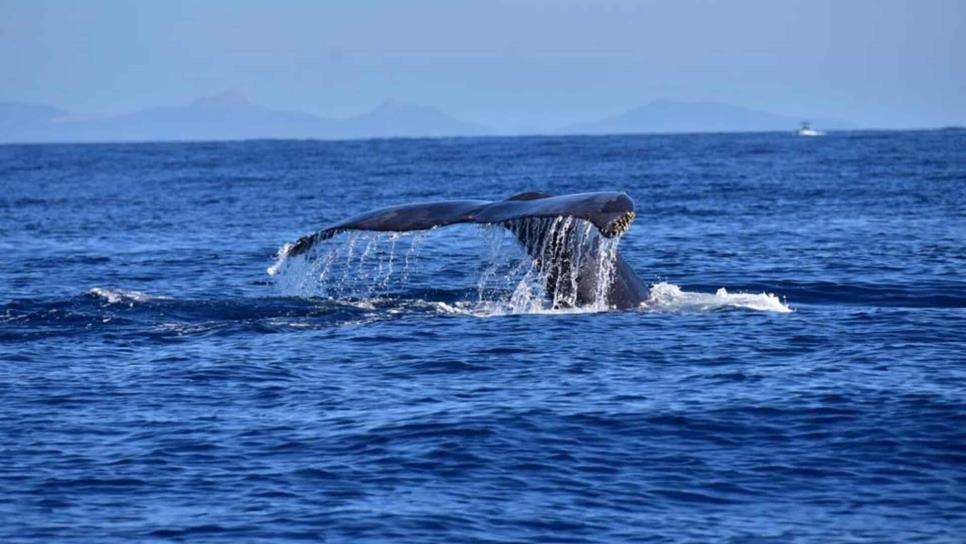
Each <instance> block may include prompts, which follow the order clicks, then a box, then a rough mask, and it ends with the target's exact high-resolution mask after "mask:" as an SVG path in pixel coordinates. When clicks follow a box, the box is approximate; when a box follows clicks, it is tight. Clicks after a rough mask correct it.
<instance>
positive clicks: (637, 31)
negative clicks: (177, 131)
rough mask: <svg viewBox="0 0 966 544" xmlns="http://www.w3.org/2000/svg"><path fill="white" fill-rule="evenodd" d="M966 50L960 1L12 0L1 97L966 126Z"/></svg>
mask: <svg viewBox="0 0 966 544" xmlns="http://www.w3.org/2000/svg"><path fill="white" fill-rule="evenodd" d="M964 59H966V1H960V0H921V1H912V0H838V1H827V0H811V1H792V0H789V1H780V0H771V1H767V0H747V1H745V0H733V1H716V0H675V1H644V0H641V1H631V0H595V1H580V2H578V1H571V0H517V1H500V0H486V1H472V0H470V1H426V0H410V1H381V0H354V1H344V2H332V1H329V2H324V1H300V0H290V1H275V2H267V1H264V2H253V1H244V0H235V1H227V0H208V1H203V2H201V1H198V2H191V1H167V0H166V1H163V2H148V1H135V0H124V1H120V0H119V1H98V0H88V1H69V0H60V1H46V0H23V1H14V0H0V73H3V74H4V75H3V77H2V78H0V100H11V101H22V102H35V103H46V104H51V105H56V106H59V107H62V108H64V109H67V110H69V111H72V112H78V113H92V114H111V113H123V112H128V111H133V110H137V109H141V108H145V107H151V106H157V105H169V104H179V103H184V102H189V101H191V100H193V99H195V98H197V97H199V96H202V95H207V94H213V93H216V92H220V91H224V90H231V91H237V92H240V93H242V94H244V95H246V96H247V97H249V98H250V99H251V100H252V101H254V102H258V103H261V104H264V105H267V106H271V107H276V108H282V109H293V110H300V111H306V112H310V113H315V114H319V115H324V116H330V117H345V116H349V115H353V114H357V113H361V112H363V111H365V110H367V109H370V108H372V107H374V106H375V105H377V104H378V103H380V102H381V101H383V100H385V99H387V98H394V99H399V100H406V101H413V102H418V103H422V104H427V105H433V106H436V107H438V108H440V109H442V110H443V111H446V112H447V113H450V114H453V115H455V116H458V117H461V118H463V119H466V120H470V121H477V122H482V123H485V124H488V125H491V126H495V127H497V128H499V129H501V130H507V131H524V132H526V131H530V130H539V129H544V128H550V127H556V126H561V125H566V124H569V123H573V122H580V121H589V120H593V119H596V118H599V117H602V116H606V115H611V114H615V113H619V112H621V111H623V110H627V109H630V108H632V107H635V106H638V105H641V104H644V103H646V102H648V101H650V100H653V99H655V98H668V99H673V100H689V101H720V102H728V103H733V104H737V105H741V106H746V107H752V108H757V109H762V110H766V111H772V112H775V113H782V114H790V115H814V116H818V115H824V116H830V117H840V118H844V119H848V120H850V121H853V122H855V123H858V124H859V125H861V126H865V127H896V128H901V127H931V126H943V125H951V124H959V125H964V124H966V60H964Z"/></svg>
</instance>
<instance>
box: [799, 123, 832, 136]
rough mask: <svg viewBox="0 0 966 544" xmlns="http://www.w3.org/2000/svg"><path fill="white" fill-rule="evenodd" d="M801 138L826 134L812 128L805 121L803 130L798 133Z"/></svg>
mask: <svg viewBox="0 0 966 544" xmlns="http://www.w3.org/2000/svg"><path fill="white" fill-rule="evenodd" d="M796 134H798V135H799V136H825V133H824V132H822V131H821V130H815V129H814V128H812V126H811V125H810V124H808V121H803V122H802V126H801V128H799V129H798V132H796Z"/></svg>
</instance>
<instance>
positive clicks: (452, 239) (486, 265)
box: [267, 217, 792, 316]
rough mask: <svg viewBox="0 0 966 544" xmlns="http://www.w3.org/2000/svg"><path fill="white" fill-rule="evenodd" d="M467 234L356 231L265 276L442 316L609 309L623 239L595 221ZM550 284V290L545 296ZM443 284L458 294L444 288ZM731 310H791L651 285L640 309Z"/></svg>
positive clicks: (766, 301) (322, 294)
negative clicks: (421, 307)
mask: <svg viewBox="0 0 966 544" xmlns="http://www.w3.org/2000/svg"><path fill="white" fill-rule="evenodd" d="M470 228H471V229H473V230H474V232H478V230H477V229H482V231H483V236H482V237H480V236H478V235H476V234H474V235H473V236H470V237H468V239H465V238H461V237H460V236H459V235H458V234H456V235H454V234H453V232H454V230H453V229H447V231H446V232H447V236H445V237H444V236H436V235H439V234H441V233H440V232H439V231H437V229H431V230H428V231H415V232H404V233H400V232H392V233H385V232H366V231H350V232H346V233H344V234H342V235H339V236H337V237H335V238H333V239H332V241H331V242H329V241H327V242H326V243H325V244H319V245H317V246H316V247H314V248H313V249H312V250H311V251H309V252H307V253H304V254H300V255H298V256H295V257H289V256H287V247H288V246H285V247H282V248H281V249H280V250H279V253H278V257H277V259H276V261H275V262H274V263H273V264H272V265H271V266H270V267H269V268H268V270H267V272H268V274H269V275H271V276H272V277H273V278H274V280H275V283H276V286H277V288H278V290H279V291H280V293H281V294H283V295H286V296H298V297H319V298H327V299H330V300H337V301H343V302H347V303H358V304H366V303H376V304H382V303H383V302H385V301H388V300H397V301H409V302H413V303H425V304H428V305H432V306H433V307H434V308H436V309H437V311H438V312H439V313H444V314H462V315H474V316H498V315H508V314H543V313H587V312H602V311H607V310H610V309H611V307H610V305H609V304H608V293H609V291H610V289H611V286H612V285H613V282H614V280H615V274H616V266H617V249H618V243H619V237H614V238H605V237H603V236H601V235H600V233H599V231H598V230H597V229H596V228H595V227H594V226H593V225H592V224H591V223H589V222H586V221H583V220H580V219H574V218H568V217H553V218H530V219H526V220H515V221H511V222H508V223H506V224H500V225H496V224H494V225H480V226H473V227H470ZM457 230H458V229H457ZM429 237H434V239H433V243H431V244H427V243H426V239H427V238H429ZM480 240H482V243H481V242H480ZM521 240H524V241H525V242H521ZM474 243H476V244H481V245H480V246H478V247H479V251H478V255H477V256H476V257H474V255H473V252H472V251H470V252H467V251H466V249H467V247H472V244H474ZM447 245H448V246H449V247H445V246H447ZM467 253H469V254H467ZM441 267H442V269H441ZM473 268H476V272H477V274H476V275H475V278H476V286H475V297H474V296H473V295H472V294H470V293H473V290H472V289H469V293H467V292H466V291H467V287H468V286H469V285H472V283H470V284H469V285H467V284H462V286H460V283H459V282H460V281H462V279H463V278H464V276H465V279H466V281H468V282H472V280H473V278H474V274H473V270H472V269H473ZM454 278H456V279H454ZM442 284H446V285H445V286H441V285H442ZM548 285H552V286H553V289H550V290H548V287H547V286H548ZM446 287H453V289H450V290H448V291H447V290H446ZM427 291H429V293H427ZM548 292H552V293H553V295H552V296H550V295H549V294H548ZM453 293H456V294H455V295H454V294H453ZM467 295H468V296H467ZM441 298H442V299H445V300H440V299H441ZM422 299H429V300H422ZM735 308H739V309H747V310H755V311H763V312H776V313H788V312H791V311H792V309H791V308H790V307H789V306H788V305H787V304H786V303H785V302H783V301H782V300H781V299H779V298H778V297H777V296H775V295H773V294H770V293H758V294H753V293H730V292H728V291H727V290H726V289H724V288H721V289H719V290H718V291H717V292H715V293H713V294H712V293H697V292H688V291H683V290H682V289H681V288H680V287H679V286H677V285H674V284H670V283H658V284H655V285H653V286H652V287H651V291H650V296H649V298H648V299H647V300H646V301H644V302H643V303H642V304H641V306H640V310H641V311H645V312H708V311H719V310H725V309H735Z"/></svg>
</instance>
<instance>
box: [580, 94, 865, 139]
mask: <svg viewBox="0 0 966 544" xmlns="http://www.w3.org/2000/svg"><path fill="white" fill-rule="evenodd" d="M805 120H808V121H811V123H812V126H813V127H815V128H817V129H820V130H835V129H848V128H854V127H852V126H851V125H850V124H849V123H848V122H845V121H841V120H836V119H823V118H816V117H812V118H807V117H806V118H801V117H791V116H787V115H777V114H774V113H768V112H763V111H758V110H753V109H749V108H742V107H740V106H732V105H730V104H720V103H716V102H674V101H671V100H654V101H653V102H650V103H649V104H646V105H644V106H641V107H638V108H635V109H632V110H630V111H627V112H624V113H622V114H620V115H615V116H613V117H608V118H606V119H602V120H600V121H595V122H591V123H581V124H576V125H571V126H569V127H566V128H564V130H563V131H562V132H564V133H567V134H632V133H648V132H754V131H773V130H784V131H793V130H795V129H797V128H798V126H799V124H800V123H801V122H802V121H805Z"/></svg>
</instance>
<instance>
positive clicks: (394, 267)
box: [266, 231, 426, 299]
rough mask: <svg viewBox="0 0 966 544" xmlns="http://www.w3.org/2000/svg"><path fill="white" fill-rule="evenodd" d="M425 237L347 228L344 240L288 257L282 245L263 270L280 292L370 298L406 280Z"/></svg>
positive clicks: (301, 295) (421, 234)
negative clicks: (265, 269) (271, 262)
mask: <svg viewBox="0 0 966 544" xmlns="http://www.w3.org/2000/svg"><path fill="white" fill-rule="evenodd" d="M425 236H426V233H425V232H415V233H399V232H391V233H383V232H365V231H351V232H348V233H346V234H345V236H344V238H343V239H342V240H340V241H341V242H342V243H334V244H322V245H319V246H317V248H315V249H313V250H312V251H310V252H308V253H305V254H302V255H298V256H296V257H290V256H288V249H289V247H290V245H289V244H286V245H285V246H283V247H281V248H280V249H279V250H278V255H277V256H276V260H275V262H274V263H273V264H272V265H271V266H270V267H268V270H267V271H266V272H267V273H268V275H269V276H272V277H273V278H274V280H275V284H276V286H277V288H278V289H279V291H280V292H281V293H282V294H284V295H289V296H300V297H323V298H333V299H369V298H372V297H375V296H378V295H382V294H385V293H388V292H391V291H393V290H397V289H398V288H400V287H402V286H405V285H406V284H407V283H408V282H409V280H410V276H411V275H412V272H413V270H414V268H416V265H417V262H418V257H419V248H420V245H421V242H422V239H423V238H424V237H425Z"/></svg>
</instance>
